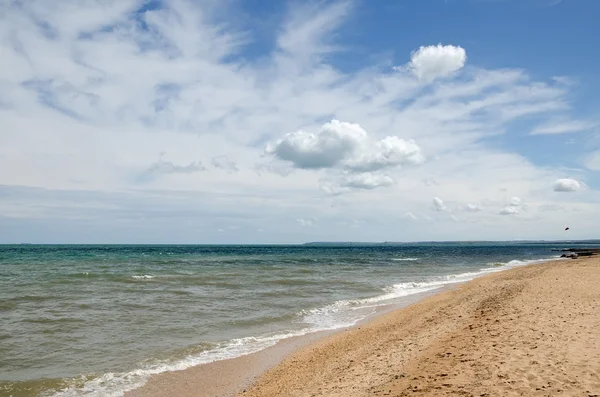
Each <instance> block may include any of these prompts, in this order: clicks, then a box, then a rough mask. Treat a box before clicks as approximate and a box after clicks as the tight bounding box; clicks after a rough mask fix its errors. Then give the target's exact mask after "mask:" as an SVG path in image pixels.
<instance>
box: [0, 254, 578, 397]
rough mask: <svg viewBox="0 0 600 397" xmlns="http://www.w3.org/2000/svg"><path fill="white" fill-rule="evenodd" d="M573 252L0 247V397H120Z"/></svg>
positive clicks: (347, 325)
mask: <svg viewBox="0 0 600 397" xmlns="http://www.w3.org/2000/svg"><path fill="white" fill-rule="evenodd" d="M572 245H573V243H483V242H480V243H420V244H391V243H388V244H306V245H290V246H282V245H277V246H265V245H263V246H233V245H220V246H207V245H28V244H21V245H0V396H6V397H8V396H13V397H25V396H52V397H76V396H89V397H92V396H93V397H100V396H102V397H113V396H121V395H123V393H124V392H125V391H127V390H131V389H134V388H136V387H139V386H141V385H143V384H144V383H145V382H146V381H147V379H148V378H149V377H150V376H151V375H153V374H158V373H161V372H165V371H175V370H181V369H185V368H189V367H191V366H195V365H199V364H203V363H209V362H213V361H216V360H223V359H227V358H232V357H238V356H241V355H245V354H249V353H252V352H256V351H259V350H261V349H265V348H266V347H269V346H272V345H274V344H276V343H277V342H278V341H280V340H282V339H286V338H290V337H292V336H298V335H305V334H309V333H313V332H317V331H323V330H335V329H341V328H344V327H349V326H352V325H354V324H356V323H357V322H358V321H361V320H363V319H365V318H368V317H369V316H372V315H373V314H374V313H376V312H377V311H378V308H381V307H382V306H389V305H402V303H403V302H406V301H407V299H408V298H410V297H411V296H413V297H414V295H415V294H419V293H424V292H428V291H434V290H436V289H439V288H442V287H444V286H447V285H452V284H456V283H461V282H465V281H468V280H471V279H473V278H475V277H478V276H481V275H484V274H488V273H492V272H498V271H502V270H505V269H509V268H512V267H516V266H522V265H525V264H527V263H532V262H535V261H541V260H548V259H550V260H554V259H556V257H557V256H558V255H559V254H560V253H559V252H555V251H553V249H554V250H555V249H561V248H565V247H570V246H572Z"/></svg>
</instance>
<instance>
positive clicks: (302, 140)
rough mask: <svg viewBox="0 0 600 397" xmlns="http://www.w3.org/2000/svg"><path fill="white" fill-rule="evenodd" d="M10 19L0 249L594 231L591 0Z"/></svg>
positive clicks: (100, 0) (186, 3)
mask: <svg viewBox="0 0 600 397" xmlns="http://www.w3.org/2000/svg"><path fill="white" fill-rule="evenodd" d="M0 11H1V12H0V22H1V23H0V26H1V27H0V54H1V59H2V68H1V69H0V243H15V242H16V243H18V242H41V243H54V242H56V243H296V242H303V241H312V240H339V241H341V240H355V241H394V240H395V241H418V240H460V239H468V240H474V239H509V240H510V239H562V238H596V237H598V236H597V235H596V234H595V233H596V230H597V226H596V224H595V223H594V219H596V218H597V216H598V215H600V210H599V209H598V203H599V202H600V195H599V193H598V189H600V177H599V176H598V171H600V116H598V109H599V108H600V96H599V95H598V92H600V77H599V74H598V70H600V55H599V54H600V53H599V52H598V51H597V50H596V48H597V47H598V43H597V37H600V27H599V26H598V24H597V21H596V19H597V18H595V17H596V16H597V15H600V3H598V2H597V1H594V0H579V1H567V0H563V1H558V0H521V1H517V0H446V1H444V0H438V1H434V0H423V1H409V0H402V1H383V0H382V1H372V2H367V1H364V0H363V1H359V0H356V1H353V0H349V1H314V2H297V1H296V2H285V1H282V2H268V1H259V0H247V1H241V0H229V1H216V0H197V1H193V0H162V1H156V0H153V1H151V2H148V1H142V0H123V1H111V0H90V1H85V2H79V1H70V0H61V1H57V2H46V1H41V0H29V1H12V2H5V3H3V4H2V5H0ZM567 225H568V226H569V227H570V228H571V230H570V232H569V234H568V235H565V233H564V227H565V226H567Z"/></svg>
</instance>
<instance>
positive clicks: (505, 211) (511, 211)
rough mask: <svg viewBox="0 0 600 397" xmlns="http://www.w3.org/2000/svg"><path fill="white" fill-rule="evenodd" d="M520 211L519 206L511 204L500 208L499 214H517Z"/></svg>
mask: <svg viewBox="0 0 600 397" xmlns="http://www.w3.org/2000/svg"><path fill="white" fill-rule="evenodd" d="M520 213H521V207H516V206H512V205H507V206H506V207H504V208H502V209H500V212H499V214H500V215H517V214H520Z"/></svg>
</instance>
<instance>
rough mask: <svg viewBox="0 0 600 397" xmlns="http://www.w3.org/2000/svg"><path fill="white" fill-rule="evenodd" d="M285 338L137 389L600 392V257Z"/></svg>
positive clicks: (185, 392) (503, 277) (186, 392)
mask: <svg viewBox="0 0 600 397" xmlns="http://www.w3.org/2000/svg"><path fill="white" fill-rule="evenodd" d="M284 346H285V347H284V348H283V350H282V348H281V347H279V348H277V347H275V348H272V349H267V350H266V351H263V352H260V353H258V354H256V355H250V356H246V357H242V358H239V359H234V360H226V361H223V362H217V363H213V364H209V365H203V366H199V367H196V368H191V369H189V370H185V371H180V372H173V373H166V374H161V375H158V376H155V377H153V378H152V379H151V380H150V381H149V382H148V383H147V385H145V386H144V387H142V388H140V389H137V390H134V391H133V392H130V393H128V394H127V395H128V396H164V395H170V396H227V395H234V394H235V393H238V395H242V396H256V397H258V396H409V395H410V396H445V395H464V396H555V395H564V396H598V395H600V259H598V258H590V259H578V260H565V261H555V262H548V263H543V264H535V265H529V266H524V267H520V268H515V269H511V270H508V271H504V272H499V273H494V274H491V275H488V276H485V277H482V278H478V279H476V280H473V281H470V282H468V283H466V284H461V285H459V286H457V287H456V288H455V289H452V290H449V291H445V292H441V293H439V294H436V295H434V296H431V297H428V298H426V299H423V300H421V301H419V302H417V303H415V304H413V305H411V306H409V307H406V308H403V309H400V310H397V311H394V312H392V313H389V314H385V315H382V316H379V317H376V318H375V319H373V320H372V321H370V322H368V323H365V324H361V325H359V326H357V327H354V328H351V329H347V330H344V331H341V332H338V333H335V334H333V335H328V336H326V337H318V336H313V337H312V339H303V340H298V341H297V342H295V343H288V344H287V345H286V344H284ZM277 349H279V350H277ZM284 356H285V358H284V359H283V360H281V358H282V357H284ZM165 393H166V394H165Z"/></svg>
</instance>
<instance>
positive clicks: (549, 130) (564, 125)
mask: <svg viewBox="0 0 600 397" xmlns="http://www.w3.org/2000/svg"><path fill="white" fill-rule="evenodd" d="M598 125H599V124H598V123H597V122H593V121H586V120H554V121H552V122H549V123H546V124H543V125H539V126H537V127H535V128H534V129H533V130H532V131H531V135H545V134H568V133H572V132H581V131H587V130H591V129H593V128H595V127H598Z"/></svg>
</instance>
